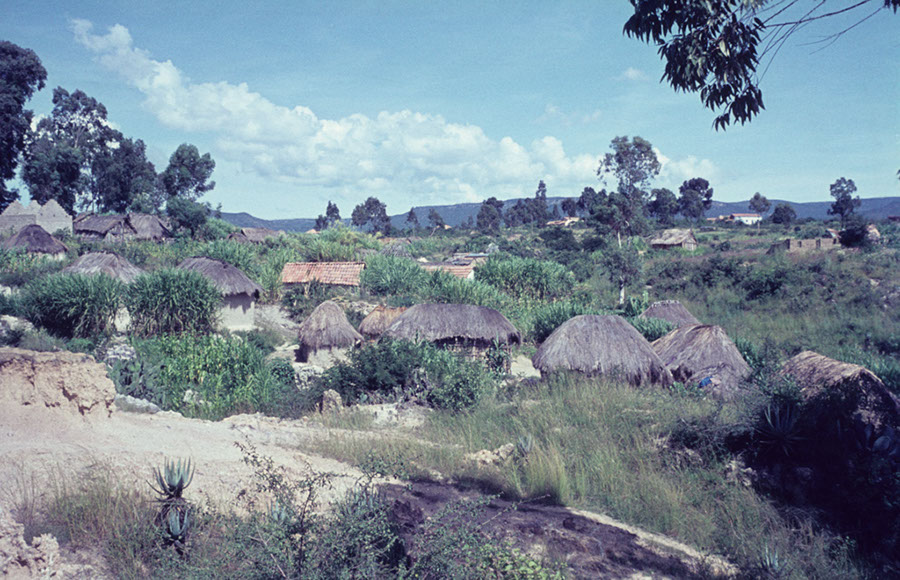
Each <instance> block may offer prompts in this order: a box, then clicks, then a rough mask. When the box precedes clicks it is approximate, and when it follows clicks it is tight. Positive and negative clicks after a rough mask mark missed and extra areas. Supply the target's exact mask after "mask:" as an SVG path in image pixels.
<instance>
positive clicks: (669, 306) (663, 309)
mask: <svg viewBox="0 0 900 580" xmlns="http://www.w3.org/2000/svg"><path fill="white" fill-rule="evenodd" d="M638 318H659V319H661V320H665V321H666V322H671V323H672V324H674V325H675V326H685V325H688V324H700V321H699V320H697V318H696V317H694V315H693V314H691V313H690V312H689V311H688V309H687V308H685V307H684V305H682V304H681V302H679V301H678V300H660V301H659V302H654V303H653V304H651V305H650V306H648V307H647V309H646V310H644V311H643V312H641V314H640V316H639V317H638Z"/></svg>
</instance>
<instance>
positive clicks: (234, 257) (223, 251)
mask: <svg viewBox="0 0 900 580" xmlns="http://www.w3.org/2000/svg"><path fill="white" fill-rule="evenodd" d="M197 255H198V256H205V257H207V258H212V259H214V260H222V261H223V262H225V263H227V264H231V265H232V266H234V267H235V268H237V269H238V270H240V271H242V272H243V273H244V274H246V275H247V276H248V277H250V278H253V279H254V280H258V279H259V274H260V263H259V262H260V260H259V256H258V254H257V252H256V251H254V248H253V247H252V246H251V244H246V243H240V242H235V241H233V240H215V241H213V242H209V243H207V244H204V245H203V246H201V248H200V249H199V250H198V252H197Z"/></svg>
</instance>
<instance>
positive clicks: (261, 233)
mask: <svg viewBox="0 0 900 580" xmlns="http://www.w3.org/2000/svg"><path fill="white" fill-rule="evenodd" d="M241 233H242V234H244V237H245V238H247V240H248V241H251V242H253V243H255V244H261V243H263V242H265V241H266V239H267V238H277V237H278V236H281V235H284V231H282V230H270V229H269V228H241Z"/></svg>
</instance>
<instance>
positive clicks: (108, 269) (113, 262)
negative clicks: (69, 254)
mask: <svg viewBox="0 0 900 580" xmlns="http://www.w3.org/2000/svg"><path fill="white" fill-rule="evenodd" d="M62 271H63V272H68V273H72V274H84V275H86V276H93V275H94V274H106V275H107V276H109V277H110V278H115V279H116V280H119V281H121V282H124V283H125V284H131V283H132V282H134V279H135V278H137V277H138V276H140V275H141V274H143V273H144V271H143V270H141V269H140V268H138V267H137V266H135V265H134V264H132V263H131V262H129V261H128V260H126V259H125V258H123V257H122V256H120V255H118V254H116V253H114V252H90V253H87V254H85V255H83V256H81V257H80V258H78V259H77V260H75V261H74V262H72V263H71V264H70V265H68V266H66V267H65V268H63V270H62Z"/></svg>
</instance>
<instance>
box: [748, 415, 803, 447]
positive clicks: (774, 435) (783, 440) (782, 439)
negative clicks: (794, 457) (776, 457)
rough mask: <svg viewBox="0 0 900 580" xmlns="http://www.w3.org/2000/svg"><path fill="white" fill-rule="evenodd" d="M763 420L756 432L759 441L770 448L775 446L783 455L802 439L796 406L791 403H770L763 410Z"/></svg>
mask: <svg viewBox="0 0 900 580" xmlns="http://www.w3.org/2000/svg"><path fill="white" fill-rule="evenodd" d="M763 418H764V419H765V420H764V421H762V422H761V425H760V427H758V428H757V432H758V433H759V436H760V441H761V442H762V443H763V444H764V445H766V446H768V447H771V448H777V449H778V450H779V451H781V453H783V454H784V456H785V457H788V456H790V454H791V451H793V450H794V448H795V447H796V446H797V445H798V444H799V443H800V442H801V441H803V439H804V437H803V436H802V435H801V433H800V427H799V423H798V419H799V416H798V413H797V408H796V407H795V406H794V405H793V404H791V403H781V404H772V403H770V404H769V405H768V406H767V407H766V410H765V411H764V412H763Z"/></svg>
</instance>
